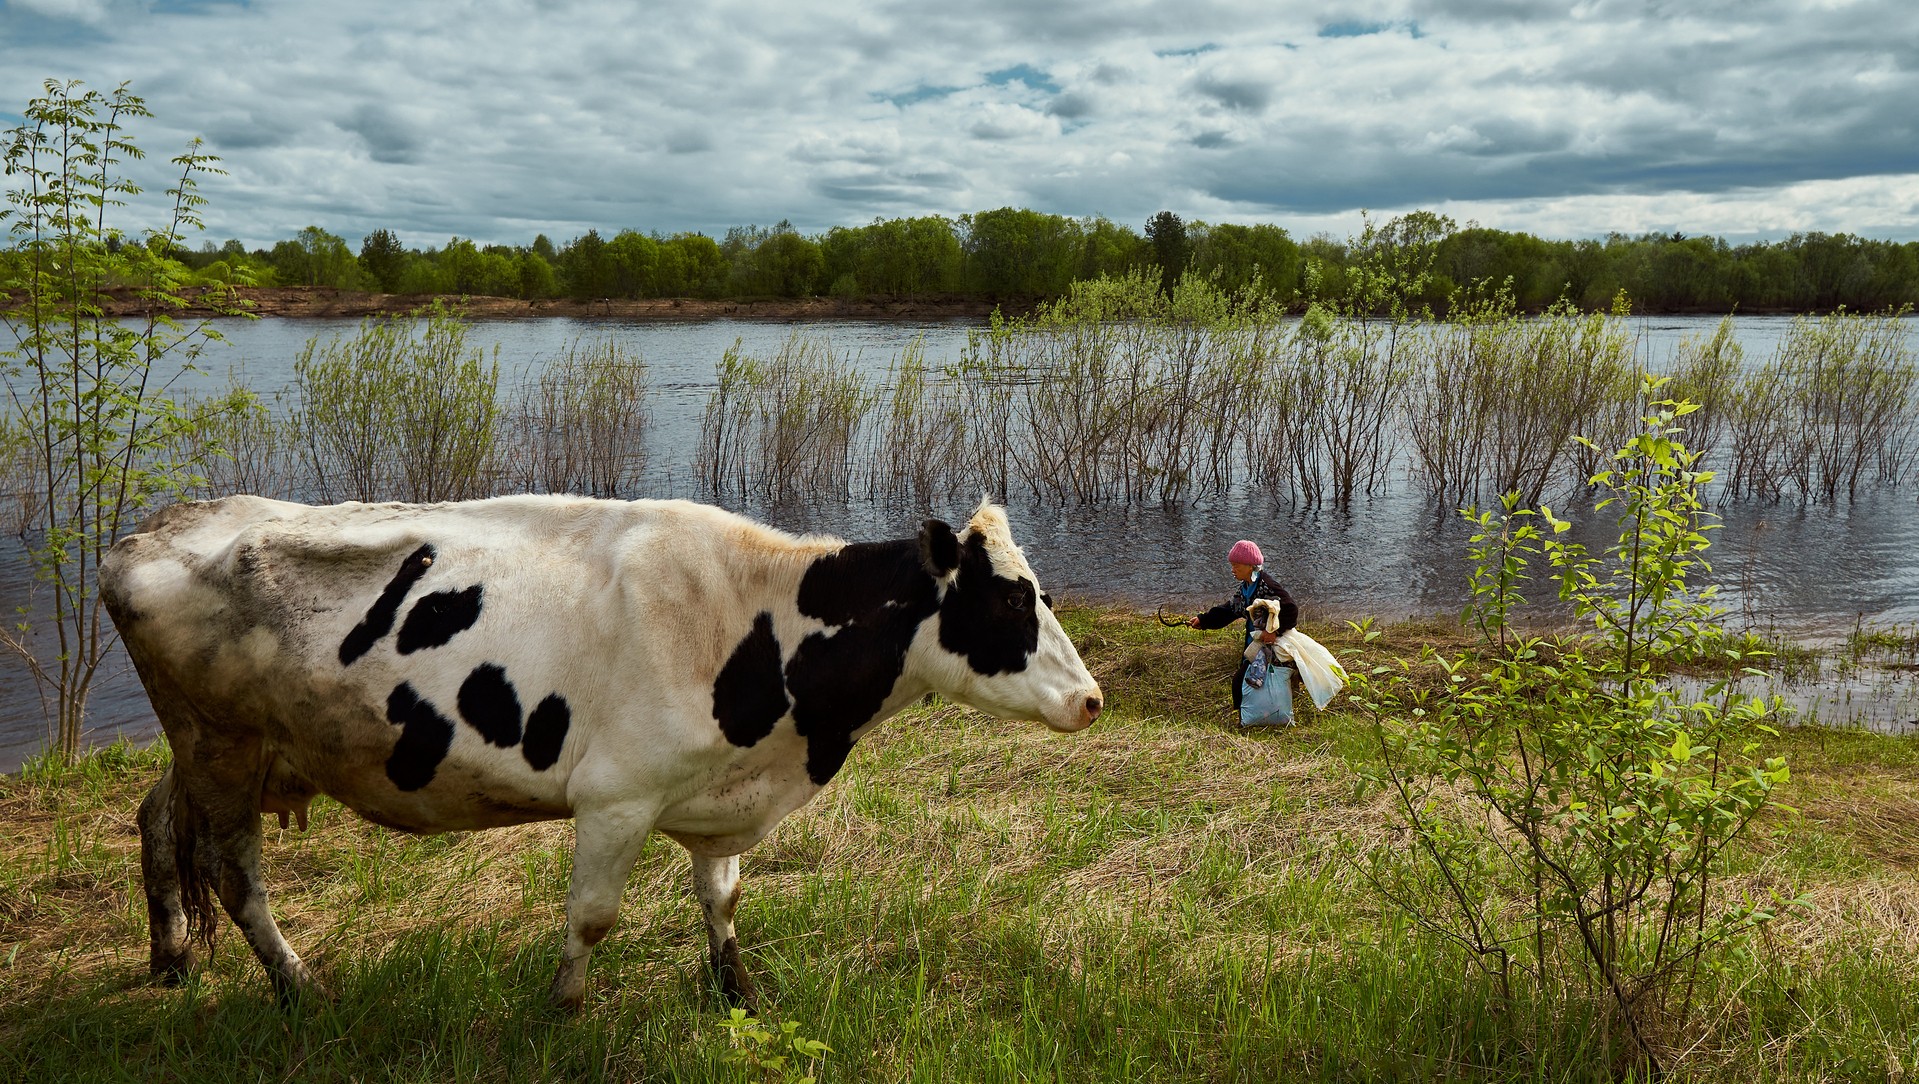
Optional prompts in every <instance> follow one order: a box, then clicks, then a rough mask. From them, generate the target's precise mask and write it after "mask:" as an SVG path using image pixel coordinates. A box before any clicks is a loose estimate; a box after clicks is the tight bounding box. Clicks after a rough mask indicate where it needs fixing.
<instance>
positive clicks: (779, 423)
mask: <svg viewBox="0 0 1919 1084" xmlns="http://www.w3.org/2000/svg"><path fill="white" fill-rule="evenodd" d="M715 376H716V383H717V386H716V387H715V389H714V391H713V394H712V395H711V396H710V397H709V398H708V400H707V405H706V411H705V414H704V415H703V416H702V418H701V421H700V445H699V451H698V453H697V461H696V463H695V473H696V475H697V477H698V478H699V481H700V486H701V488H702V489H703V490H704V491H705V493H706V494H707V495H708V496H711V497H714V498H722V499H723V498H727V497H734V498H738V499H741V500H744V499H748V498H760V499H765V500H774V501H782V500H788V499H791V498H794V497H800V496H805V497H809V498H833V499H839V500H845V499H846V498H848V497H850V496H851V495H852V481H853V471H854V467H855V455H854V453H855V451H856V449H858V448H859V447H860V439H859V438H860V429H861V426H862V425H863V424H864V423H865V421H866V417H867V415H868V414H869V413H870V412H871V411H872V410H873V408H874V406H876V405H877V404H878V401H879V394H878V392H877V391H875V390H874V389H873V388H872V387H870V386H869V385H868V384H867V383H866V381H865V379H864V378H863V377H862V376H861V375H860V374H859V373H858V372H857V371H855V370H854V368H853V366H852V363H851V361H850V360H848V359H844V358H841V357H838V356H837V355H835V354H834V353H833V352H832V349H831V348H830V347H829V346H828V345H827V344H826V342H825V341H824V340H820V339H813V338H808V337H806V336H803V335H800V334H798V333H795V334H793V335H792V336H790V337H789V338H788V339H787V340H786V342H785V343H784V344H782V345H781V347H780V348H779V350H778V351H777V352H776V353H775V354H774V355H773V357H771V358H767V359H760V358H754V357H750V356H748V355H747V354H746V353H745V352H744V351H743V350H742V349H741V348H740V345H739V344H738V343H737V342H736V343H735V344H734V346H733V347H732V348H731V349H729V350H728V351H727V352H726V354H725V355H724V356H723V357H721V359H720V363H719V366H718V371H717V372H716V374H715Z"/></svg>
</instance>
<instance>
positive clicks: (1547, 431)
mask: <svg viewBox="0 0 1919 1084" xmlns="http://www.w3.org/2000/svg"><path fill="white" fill-rule="evenodd" d="M1454 314H1455V315H1454V316H1453V317H1452V318H1451V319H1450V320H1448V322H1447V323H1446V324H1445V325H1444V326H1441V327H1438V328H1436V329H1432V330H1429V331H1427V332H1426V333H1424V334H1423V335H1421V336H1420V337H1419V338H1418V339H1417V340H1416V342H1417V343H1418V346H1417V347H1416V353H1417V357H1416V360H1415V362H1414V373H1413V375H1412V376H1411V378H1410V381H1409V383H1410V387H1409V391H1408V394H1407V396H1406V399H1405V403H1404V407H1403V410H1402V415H1403V417H1404V425H1405V428H1406V431H1407V434H1408V437H1409V439H1410V442H1411V444H1412V447H1413V455H1414V469H1415V472H1416V473H1417V474H1418V475H1419V476H1420V477H1421V478H1422V479H1423V480H1424V481H1425V484H1426V485H1427V487H1428V488H1429V489H1430V490H1431V492H1432V493H1433V494H1434V495H1435V496H1436V497H1440V498H1443V499H1447V500H1464V499H1467V498H1470V497H1474V496H1486V495H1492V494H1504V493H1512V492H1517V493H1519V494H1520V495H1521V497H1522V498H1523V499H1524V500H1525V501H1527V502H1534V501H1537V500H1539V499H1540V497H1541V496H1542V495H1543V494H1544V493H1545V492H1546V491H1547V489H1548V487H1549V486H1552V485H1553V484H1554V483H1555V481H1557V480H1560V479H1562V478H1563V479H1565V480H1566V481H1567V482H1568V483H1569V484H1570V485H1572V486H1583V485H1584V484H1585V481H1586V479H1588V478H1590V477H1591V476H1592V475H1593V474H1594V473H1596V472H1597V471H1598V470H1599V469H1600V468H1601V466H1602V465H1603V462H1602V460H1603V455H1601V454H1600V453H1598V452H1596V451H1594V450H1592V448H1591V447H1590V446H1589V445H1584V444H1581V443H1579V442H1577V441H1575V440H1574V437H1575V436H1576V435H1578V434H1582V433H1591V434H1596V435H1595V437H1594V438H1593V439H1594V440H1595V441H1596V442H1597V443H1598V444H1599V445H1600V446H1601V447H1612V446H1615V445H1616V444H1618V443H1619V442H1621V441H1622V440H1624V439H1625V437H1626V436H1628V435H1630V433H1631V432H1632V431H1633V430H1634V429H1636V428H1637V425H1638V419H1639V416H1640V414H1641V412H1642V411H1641V407H1642V405H1643V404H1642V403H1641V402H1640V399H1639V397H1638V392H1637V386H1638V381H1639V375H1640V371H1641V366H1640V364H1639V360H1638V356H1637V352H1636V350H1635V349H1634V344H1633V340H1632V337H1631V336H1630V335H1629V334H1628V332H1627V330H1626V325H1625V319H1624V317H1625V311H1624V307H1623V305H1621V306H1618V307H1616V308H1615V310H1614V312H1612V313H1610V314H1607V313H1581V312H1579V311H1577V310H1576V309H1574V308H1573V307H1572V306H1571V305H1570V304H1568V303H1564V302H1562V303H1560V304H1559V305H1555V306H1554V307H1553V308H1551V309H1549V310H1548V311H1547V312H1545V313H1544V314H1542V315H1540V316H1537V317H1522V316H1520V315H1519V314H1518V313H1517V311H1516V310H1515V309H1514V308H1513V304H1512V298H1511V295H1510V294H1508V293H1506V292H1504V291H1498V292H1495V293H1494V294H1492V295H1490V296H1489V297H1487V298H1485V299H1483V300H1481V301H1479V302H1475V303H1470V304H1461V305H1456V306H1455V307H1454Z"/></svg>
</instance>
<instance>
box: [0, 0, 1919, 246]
mask: <svg viewBox="0 0 1919 1084" xmlns="http://www.w3.org/2000/svg"><path fill="white" fill-rule="evenodd" d="M109 5H111V6H109ZM90 13H92V14H90ZM96 16H97V21H96V22H94V23H91V24H89V23H86V22H84V20H85V19H86V18H93V17H96ZM1914 40H1919V5H1912V4H1910V3H1909V2H1906V0H1859V2H1857V3H1852V4H1849V5H1847V4H1841V5H1840V6H1839V7H1838V8H1837V9H1834V10H1823V9H1822V8H1821V6H1820V5H1818V4H1816V3H1812V2H1806V0H1751V2H1750V3H1741V4H1736V5H1730V6H1728V5H1726V4H1719V5H1717V6H1701V5H1700V4H1696V3H1688V4H1685V5H1659V4H1653V3H1648V2H1643V0H1589V2H1587V3H1583V4H1581V5H1577V6H1575V7H1572V8H1553V7H1551V6H1547V5H1538V4H1530V3H1522V2H1519V0H1379V2H1377V3H1373V4H1369V5H1361V6H1357V7H1355V6H1353V5H1351V4H1331V3H1313V2H1309V3H1306V4H1301V5H1287V6H1285V8H1284V9H1283V10H1277V11H1276V10H1274V6H1273V5H1271V4H1270V3H1269V2H1265V0H1212V2H1201V3H1195V4H1191V5H1166V4H1147V3H1130V4H1129V3H1121V4H1117V5H1116V4H1112V3H1110V0H1108V2H1105V3H1100V4H1095V3H1092V2H1091V0H1063V2H1061V3H1058V4H1051V5H1031V4H1028V3H1024V2H1023V0H981V2H979V3H975V4H971V5H949V6H943V7H935V8H928V7H927V6H925V5H920V4H909V3H907V2H905V0H873V2H866V3H853V4H843V3H841V4H826V3H821V2H819V0H789V2H787V3H783V4H772V3H768V2H765V0H715V3H713V4H708V5H684V4H666V3H660V2H656V0H654V2H643V3H640V4H633V3H614V2H612V0H554V2H543V0H474V3H472V4H467V5H458V6H453V5H429V4H417V5H394V4H390V3H386V2H383V0H334V2H333V3H331V4H329V5H328V6H327V7H326V8H325V9H324V10H322V9H319V8H315V7H313V6H312V5H307V4H300V3H295V2H291V0H257V2H254V3H248V4H239V3H224V2H195V3H181V2H180V0H174V2H172V3H154V2H151V0H93V2H87V3H82V2H72V3H65V4H55V3H53V2H52V0H31V2H30V3H25V4H23V3H20V2H17V0H16V2H14V3H9V4H7V5H5V6H0V109H6V108H15V109H17V108H19V107H20V106H21V105H22V104H23V103H25V102H26V101H28V100H29V99H30V98H32V97H34V96H36V95H37V94H38V93H39V92H40V85H39V84H40V80H41V79H43V78H47V77H50V76H51V77H59V78H67V77H78V78H82V79H85V80H87V81H88V83H89V85H90V86H93V87H95V88H96V89H111V87H112V86H114V85H115V84H117V83H118V82H120V81H121V80H123V79H126V80H131V81H132V83H133V89H134V91H135V93H139V94H142V95H144V96H145V97H146V98H147V102H148V105H149V107H150V108H151V109H153V111H154V113H155V117H154V118H153V120H152V121H150V122H143V123H142V124H141V125H140V126H139V128H138V129H137V131H136V135H137V137H138V138H139V140H140V142H141V145H142V146H143V147H144V148H146V149H147V150H148V151H149V154H150V156H151V157H150V159H149V161H148V162H147V163H144V164H142V165H140V166H139V167H138V168H139V169H141V170H144V171H146V172H145V173H143V174H142V176H143V179H144V180H145V181H146V183H148V187H149V188H150V189H151V190H154V191H159V190H163V189H164V187H165V182H164V176H163V174H164V172H165V167H164V160H165V159H166V158H167V157H169V156H171V155H172V154H174V153H177V150H178V148H179V147H180V146H182V145H184V143H185V141H186V140H187V139H188V138H190V137H192V136H194V135H204V136H206V137H207V139H208V141H209V144H210V145H211V146H212V147H213V149H214V150H215V151H216V152H217V153H219V154H220V155H222V156H223V158H224V159H225V161H224V166H225V168H227V169H228V170H229V171H230V175H229V176H227V177H224V178H209V179H207V182H206V184H205V185H204V186H203V191H204V193H205V194H206V195H207V196H208V197H209V198H210V199H211V200H212V203H211V204H210V206H209V207H208V208H207V215H208V222H209V225H210V227H211V229H212V230H213V232H214V233H215V234H216V235H218V236H222V237H224V236H238V237H241V238H243V239H245V240H246V241H248V242H249V243H251V244H270V243H272V241H273V240H276V239H278V238H280V237H285V236H290V235H291V233H292V232H293V231H296V230H298V229H299V228H300V227H302V226H305V225H307V224H309V223H316V222H317V224H320V225H322V226H325V227H326V228H329V229H331V230H333V232H336V233H340V234H341V235H342V236H347V235H349V234H352V233H353V231H355V230H364V229H370V228H375V227H384V228H389V229H395V230H396V231H398V232H400V233H401V235H402V236H403V237H406V238H407V239H408V240H409V242H410V243H415V242H417V241H418V240H420V239H434V238H437V240H434V241H433V243H443V242H444V239H445V236H450V235H452V234H454V233H458V234H460V235H461V236H467V237H473V238H476V239H478V240H482V241H501V242H510V243H525V242H526V241H527V240H528V239H530V237H531V235H532V233H534V232H544V233H547V234H548V235H549V236H552V237H555V238H556V239H562V240H563V239H565V238H567V237H571V236H575V235H577V234H578V233H581V232H584V230H585V229H587V228H589V227H591V228H597V229H600V230H601V231H602V232H603V233H605V232H607V231H609V230H617V229H619V228H625V227H633V228H638V229H645V230H651V229H659V230H663V231H666V232H675V231H679V230H687V229H694V230H703V231H705V232H708V233H714V234H717V233H719V232H723V231H724V229H725V228H726V227H727V226H728V225H733V224H738V223H744V222H772V221H778V220H780V219H782V218H787V219H791V220H792V221H793V222H794V223H795V224H796V225H799V226H800V227H801V228H802V229H821V228H825V227H827V226H831V225H834V224H838V223H856V222H865V221H869V220H870V219H871V218H872V217H873V216H874V215H876V214H886V215H898V214H948V215H952V214H960V213H965V212H968V211H977V210H980V209H983V208H990V207H998V206H1005V205H1029V206H1034V207H1036V208H1037V209H1041V210H1049V211H1055V212H1058V213H1065V214H1073V215H1084V214H1091V213H1105V214H1108V215H1110V216H1112V217H1113V218H1114V219H1115V220H1118V221H1125V222H1130V223H1134V224H1135V226H1136V227H1137V225H1138V224H1139V223H1142V222H1144V221H1145V218H1146V217H1147V216H1149V215H1151V214H1152V213H1153V212H1155V211H1158V210H1160V209H1165V208H1170V209H1173V210H1175V211H1177V212H1179V213H1181V214H1182V215H1185V216H1187V217H1200V218H1207V219H1208V220H1220V221H1229V220H1230V221H1254V220H1258V221H1272V222H1277V223H1279V224H1281V225H1285V226H1287V227H1288V228H1289V229H1293V228H1295V227H1299V228H1304V227H1305V226H1307V225H1311V224H1314V223H1323V222H1327V221H1332V220H1334V219H1336V218H1337V217H1338V216H1347V217H1348V218H1353V217H1354V216H1356V212H1357V209H1358V208H1360V207H1370V208H1375V209H1395V208H1399V209H1411V208H1416V207H1422V206H1425V207H1468V208H1471V209H1472V211H1473V215H1472V217H1476V218H1478V219H1479V220H1480V221H1481V222H1483V223H1485V224H1487V225H1492V226H1499V227H1502V228H1514V227H1512V226H1510V225H1509V223H1519V222H1540V223H1545V222H1550V223H1554V224H1555V228H1557V229H1560V230H1563V231H1571V232H1576V233H1579V234H1603V233H1605V232H1606V231H1607V230H1609V229H1613V228H1618V224H1617V223H1614V222H1611V221H1608V220H1606V218H1605V216H1606V215H1611V214H1618V215H1622V216H1626V217H1628V218H1630V219H1631V220H1632V221H1635V222H1637V221H1653V220H1657V219H1659V218H1660V212H1659V210H1658V208H1661V207H1669V208H1672V209H1673V214H1674V215H1675V216H1678V217H1683V215H1684V214H1694V215H1698V216H1701V217H1702V218H1712V219H1714V220H1721V219H1724V218H1725V217H1726V215H1724V214H1721V213H1719V212H1718V211H1716V210H1714V209H1713V208H1714V205H1713V204H1712V202H1711V200H1712V198H1714V197H1723V198H1724V199H1725V200H1726V206H1727V207H1729V208H1734V209H1736V211H1737V213H1738V214H1741V215H1744V216H1745V219H1746V220H1749V221H1750V222H1751V223H1752V224H1753V225H1752V228H1754V229H1762V228H1763V229H1766V230H1781V229H1791V228H1794V227H1793V225H1792V224H1793V223H1800V222H1804V223H1814V222H1818V223H1825V224H1828V225H1830V224H1831V223H1833V222H1835V221H1843V220H1844V218H1845V216H1846V215H1847V213H1848V212H1849V208H1848V207H1847V206H1836V207H1821V206H1817V205H1816V204H1815V203H1814V201H1812V200H1810V199H1809V198H1807V196H1806V195H1805V194H1806V193H1808V192H1814V191H1818V192H1825V191H1832V192H1844V193H1845V194H1846V195H1847V197H1848V198H1849V199H1852V200H1853V201H1854V204H1853V205H1852V206H1854V207H1856V208H1858V214H1859V215H1860V220H1861V221H1862V222H1864V221H1866V220H1867V219H1868V218H1869V219H1870V220H1871V222H1872V223H1873V224H1874V226H1875V227H1876V228H1880V229H1884V230H1888V231H1891V232H1889V233H1886V234H1884V236H1891V237H1900V238H1919V205H1915V204H1914V202H1913V201H1912V200H1910V199H1904V200H1903V202H1902V198H1903V197H1901V196H1899V195H1897V194H1898V193H1903V192H1906V191H1907V188H1905V187H1902V186H1905V185H1908V184H1909V183H1910V179H1911V178H1912V177H1913V176H1915V175H1919V150H1915V148H1919V118H1916V117H1915V116H1914V114H1915V111H1914V110H1912V109H1911V108H1910V103H1911V102H1913V101H1919V52H1916V51H1914V50H1912V49H1911V48H1910V47H1909V43H1910V42H1911V41H1914ZM1821 185H1826V186H1838V187H1829V188H1821V187H1819V186H1821ZM1809 186H1810V187H1809ZM1580 215H1589V216H1591V217H1590V218H1586V219H1582V218H1580V217H1579V216H1580ZM1456 217H1458V216H1456ZM1733 224H1734V225H1737V224H1738V223H1733ZM1677 228H1685V229H1687V230H1688V232H1694V231H1695V230H1700V229H1705V228H1706V227H1686V226H1684V225H1683V224H1681V225H1680V226H1679V227H1677ZM1722 228H1723V227H1722ZM1808 228H1810V227H1808ZM416 235H417V236H416Z"/></svg>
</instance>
